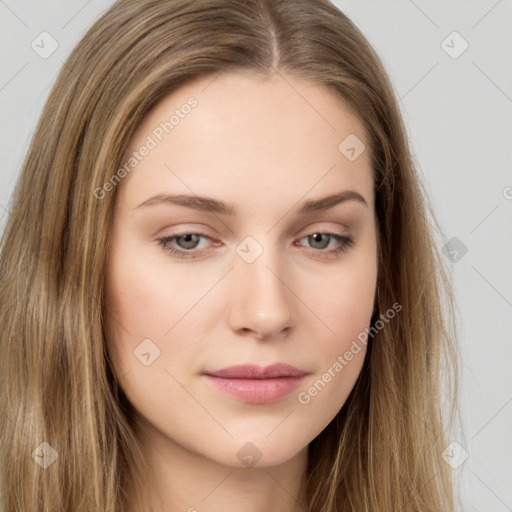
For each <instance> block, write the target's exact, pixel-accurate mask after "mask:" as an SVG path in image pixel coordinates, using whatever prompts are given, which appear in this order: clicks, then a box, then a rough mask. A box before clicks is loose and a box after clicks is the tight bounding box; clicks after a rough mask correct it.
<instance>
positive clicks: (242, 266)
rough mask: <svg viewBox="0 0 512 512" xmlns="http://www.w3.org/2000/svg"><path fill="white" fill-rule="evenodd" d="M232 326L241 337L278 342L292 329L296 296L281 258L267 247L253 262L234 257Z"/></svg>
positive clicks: (231, 292) (230, 317) (231, 302)
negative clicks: (253, 337)
mask: <svg viewBox="0 0 512 512" xmlns="http://www.w3.org/2000/svg"><path fill="white" fill-rule="evenodd" d="M230 280H231V281H230V283H231V284H230V286H231V290H230V293H229V296H230V311H229V323H230V326H231V328H232V329H233V331H234V332H236V333H238V334H239V335H245V336H247V335H253V336H255V337H257V338H258V339H279V338H281V337H283V336H285V335H286V333H287V332H288V331H290V330H291V328H292V327H293V315H292V311H293V304H294V300H297V299H296V298H295V295H294V293H293V283H290V282H289V281H290V273H289V272H285V271H284V270H283V259H282V255H279V254H278V253H277V251H271V250H270V249H268V248H266V249H265V250H264V251H263V253H262V254H261V255H260V256H259V257H258V258H257V259H256V260H255V261H253V262H252V263H248V262H247V261H245V260H244V259H243V258H242V257H239V256H238V255H236V256H235V264H234V268H233V271H232V272H231V276H230Z"/></svg>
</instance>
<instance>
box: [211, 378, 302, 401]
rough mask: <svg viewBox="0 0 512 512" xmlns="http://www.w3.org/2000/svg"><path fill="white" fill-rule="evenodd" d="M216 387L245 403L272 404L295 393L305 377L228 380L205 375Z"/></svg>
mask: <svg viewBox="0 0 512 512" xmlns="http://www.w3.org/2000/svg"><path fill="white" fill-rule="evenodd" d="M205 377H206V378H207V380H208V381H209V382H211V383H212V384H213V385H214V386H215V387H217V388H218V389H220V390H221V391H224V392H225V393H227V394H228V395H231V396H234V397H235V398H238V399H239V400H242V401H243V402H248V403H253V404H271V403H274V402H278V401H279V400H281V399H282V398H284V397H285V396H287V395H289V394H290V393H292V392H293V391H295V390H296V389H297V388H298V387H299V386H300V384H301V382H302V379H303V378H304V377H278V378H275V379H226V378H222V377H214V376H212V375H205Z"/></svg>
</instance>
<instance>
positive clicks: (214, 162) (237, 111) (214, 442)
mask: <svg viewBox="0 0 512 512" xmlns="http://www.w3.org/2000/svg"><path fill="white" fill-rule="evenodd" d="M191 97H193V98H194V99H190V98H191ZM347 137H348V139H347ZM362 144H364V145H366V149H365V147H364V146H363V145H362ZM134 152H135V153H136V155H134V154H133V153H134ZM125 156H126V158H125V161H126V162H127V166H126V168H125V173H123V172H121V173H120V174H119V175H118V176H120V177H122V176H123V175H124V174H126V176H125V177H124V179H123V180H122V181H121V183H119V184H118V185H117V188H118V189H117V190H116V193H117V194H118V196H117V200H116V208H115V216H114V225H113V231H112V246H111V253H110V259H109V262H108V271H107V282H106V309H107V315H106V319H107V335H108V349H109V353H110V356H111V358H112V361H113V363H114V366H115V368H114V370H115V373H116V375H117V377H118V379H119V380H120V385H121V387H122V389H123V391H124V393H125V394H126V396H127V397H128V399H129V400H130V402H131V403H132V405H133V406H134V408H135V409H136V411H137V413H138V415H140V418H141V419H142V421H143V423H144V426H145V428H146V429H148V430H147V431H148V432H150V433H151V436H150V437H148V438H147V439H150V440H152V441H151V442H155V443H158V444H159V446H161V447H163V446H167V447H172V446H174V447H179V448H181V449H183V448H185V449H186V450H188V451H190V452H193V453H195V454H198V455H200V456H201V457H205V458H208V459H210V460H211V461H214V462H217V463H221V464H225V465H229V466H238V467H243V466H252V465H255V464H257V465H258V466H260V467H264V466H271V465H276V464H280V463H283V462H285V461H287V460H289V459H291V458H292V457H294V456H295V455H297V454H298V453H299V452H300V451H301V450H304V449H305V448H306V447H307V445H308V443H309V442H310V441H311V440H313V439H314V438H315V437H316V436H317V435H318V434H319V433H320V432H321V431H322V430H323V429H324V428H325V427H326V426H327V424H328V423H329V422H330V421H331V420H332V419H333V418H334V417H335V415H336V414H337V413H338V411H339V410H340V408H341V407H342V406H343V404H344V402H345V400H346V399H347V397H348V395H349V393H350V391H351V389H352V388H353V386H354V384H355V382H356V379H357V377H358V374H359V373H360V370H361V367H362V364H363V359H364V356H365V353H366V346H365V345H364V344H362V343H360V342H357V344H356V345H354V341H357V339H358V338H357V337H358V335H359V334H360V333H361V332H363V331H364V330H365V328H367V327H368V326H369V324H370V318H371V315H372V311H373V304H374V296H375V286H376V277H377V244H376V224H375V219H374V195H373V178H372V170H371V167H370V154H369V148H368V143H367V139H366V134H365V131H364V128H363V125H362V123H360V122H359V121H358V119H357V118H355V117H354V116H353V115H352V114H351V113H350V111H349V110H348V108H347V107H346V106H345V104H344V103H343V102H342V101H341V100H339V99H338V98H337V97H335V96H333V95H332V94H331V93H330V92H327V91H326V90H324V89H322V88H320V87H318V86H315V85H312V84H310V83H309V82H306V81H303V80H302V79H298V78H294V77H292V76H289V75H274V76H273V77H272V78H271V79H267V80H263V79H259V78H255V77H253V76H251V75H246V74H226V75H220V76H217V77H216V78H215V79H212V78H211V77H210V78H208V79H201V80H197V81H195V82H193V83H189V84H187V85H186V86H183V87H182V88H181V89H179V90H177V91H175V92H173V93H172V94H170V95H169V96H167V97H166V98H165V99H164V100H163V101H161V102H160V103H159V104H157V105H156V107H155V108H153V110H152V111H151V112H149V114H148V115H147V116H146V118H145V119H144V122H143V123H142V124H141V125H140V126H139V128H138V130H137V131H136V133H135V135H134V137H133V138H132V141H131V144H130V147H129V150H128V152H127V154H126V155H125ZM130 157H131V158H132V159H131V160H130ZM127 169H128V170H129V171H127ZM107 189H110V187H108V186H107V187H105V190H107ZM107 193H114V192H113V191H109V192H107ZM172 196H180V197H181V199H180V200H179V201H177V200H176V202H175V201H174V200H173V199H172ZM185 196H186V197H187V198H188V199H186V198H185ZM334 196H336V198H334ZM328 197H329V198H330V199H325V200H324V201H320V202H318V201H319V200H321V199H323V198H328ZM200 198H209V199H208V200H203V199H200ZM214 201H215V202H214ZM178 203H180V204H178ZM322 233H325V234H323V235H322ZM337 237H340V238H337ZM166 239H167V240H166ZM171 251H176V252H175V253H172V252H171ZM336 251H337V252H336ZM356 347H357V348H356ZM276 364H282V365H290V366H292V367H294V368H295V369H297V370H296V372H295V373H293V372H292V373H286V371H285V370H283V368H279V367H276V368H275V370H276V373H274V374H265V373H261V372H260V373H258V372H257V370H258V368H256V370H255V371H256V373H251V371H250V370H247V371H245V372H244V371H242V372H241V373H236V372H235V373H231V374H230V373H229V372H228V373H220V374H218V375H217V377H213V376H212V374H214V373H218V372H220V370H224V369H227V368H229V367H233V366H239V365H255V366H257V367H259V369H260V370H261V369H262V367H267V366H270V365H276ZM297 372H298V373H297ZM219 375H220V376H219ZM290 375H292V376H290ZM293 375H294V376H293ZM250 377H252V378H250ZM265 377H266V378H265ZM271 377H272V378H271Z"/></svg>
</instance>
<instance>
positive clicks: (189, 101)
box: [118, 73, 373, 208]
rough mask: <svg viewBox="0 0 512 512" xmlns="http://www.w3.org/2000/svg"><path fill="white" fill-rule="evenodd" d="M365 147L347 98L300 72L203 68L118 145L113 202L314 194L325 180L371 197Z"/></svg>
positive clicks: (326, 186)
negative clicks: (166, 196)
mask: <svg viewBox="0 0 512 512" xmlns="http://www.w3.org/2000/svg"><path fill="white" fill-rule="evenodd" d="M349 146H352V147H353V148H355V150H356V152H357V153H360V154H359V155H358V154H357V153H356V157H357V158H355V159H354V158H353V156H352V158H350V156H351V155H353V154H354V152H353V151H352V153H349V154H348V156H347V152H346V150H347V147H349ZM144 147H146V148H149V149H143V148H144ZM365 147H366V149H363V148H365ZM349 149H350V148H349ZM369 149H370V148H369V145H368V141H367V135H366V131H365V128H364V125H363V123H362V122H361V120H359V119H358V118H357V117H356V116H355V115H354V113H353V112H352V111H351V109H350V108H349V106H348V105H347V104H346V103H345V102H344V101H343V100H342V99H341V98H339V97H338V96H336V95H335V94H334V93H333V92H331V91H329V90H327V89H325V88H323V87H320V86H318V85H315V84H313V83H311V82H309V81H307V80H305V79H302V78H297V77H295V76H291V75H288V74H284V73H275V74H274V75H272V76H271V77H269V78H268V77H267V78H265V79H264V78H261V77H258V76H255V75H251V74H248V73H228V74H223V75H217V76H215V77H204V78H200V79H196V80H195V81H193V82H189V83H187V84H185V85H183V86H182V87H180V88H179V89H177V90H175V91H173V92H172V93H170V94H169V95H168V96H166V97H165V98H164V99H163V100H161V101H160V102H159V103H157V104H156V105H155V106H154V107H153V108H152V109H151V110H150V111H149V112H148V114H147V115H146V116H145V118H144V119H143V121H142V123H141V124H140V126H139V127H138V128H137V130H136V132H135V133H134V136H133V137H132V139H131V141H130V144H129V147H128V150H127V152H126V154H125V155H124V160H123V163H125V164H128V165H127V168H130V172H129V173H128V174H127V176H126V178H124V180H123V181H122V183H121V185H120V186H119V188H120V190H118V194H119V197H118V202H119V203H120V204H122V205H124V206H125V207H129V208H134V207H136V206H137V205H138V204H140V203H141V202H143V201H144V200H147V199H148V198H149V197H150V196H151V195H154V194H157V193H164V192H173V193H188V194H194V193H195V194H199V195H209V196H218V197H224V198H226V196H227V197H229V199H230V202H233V201H235V200H236V199H237V198H238V200H239V201H240V202H244V203H245V204H251V203H252V202H254V203H255V204H254V205H255V206H257V205H256V203H258V204H259V206H262V201H263V200H264V199H265V198H266V201H267V203H266V204H268V202H270V201H273V200H277V199H281V200H282V201H288V202H290V201H292V202H295V201H297V200H298V199H299V198H300V197H301V196H302V195H304V194H307V193H308V190H309V191H310V193H311V194H312V195H313V196H318V195H319V194H322V193H325V192H332V191H333V189H334V188H336V189H343V188H347V189H358V191H359V192H361V193H363V194H364V193H366V197H367V198H368V199H369V200H370V201H371V200H372V196H371V194H372V188H373V187H372V184H373V180H372V172H371V168H370V156H369V152H370V151H369ZM135 153H137V154H138V155H137V157H136V158H135V157H134V156H133V155H134V154H135ZM142 153H143V154H144V155H142ZM131 164H133V165H131Z"/></svg>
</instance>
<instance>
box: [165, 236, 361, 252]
mask: <svg viewBox="0 0 512 512" xmlns="http://www.w3.org/2000/svg"><path fill="white" fill-rule="evenodd" d="M185 235H199V236H201V237H204V238H208V239H210V237H209V236H208V235H205V234H204V233H183V234H181V235H173V236H169V237H165V238H159V239H158V240H157V241H158V242H159V244H160V245H161V246H162V248H163V249H164V250H165V251H166V252H168V253H170V254H171V255H172V256H175V257H177V258H197V257H200V256H202V255H203V253H204V252H206V250H205V249H202V250H197V249H190V250H185V249H176V248H174V247H170V248H169V247H166V245H167V244H168V243H170V242H172V241H173V240H174V239H176V238H181V237H182V236H185ZM313 235H327V236H330V237H331V238H334V239H335V240H336V241H337V242H338V243H339V244H340V245H339V247H338V248H336V249H330V250H326V249H312V250H313V251H314V252H320V253H325V254H327V255H328V256H322V257H339V256H340V255H341V253H343V252H345V251H346V250H347V249H349V248H350V247H351V246H352V245H353V244H354V239H353V238H352V237H351V236H348V235H338V234H337V233H328V232H325V231H315V232H314V233H312V234H311V235H306V236H304V237H302V238H301V239H300V240H302V239H304V238H308V237H309V236H313Z"/></svg>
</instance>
